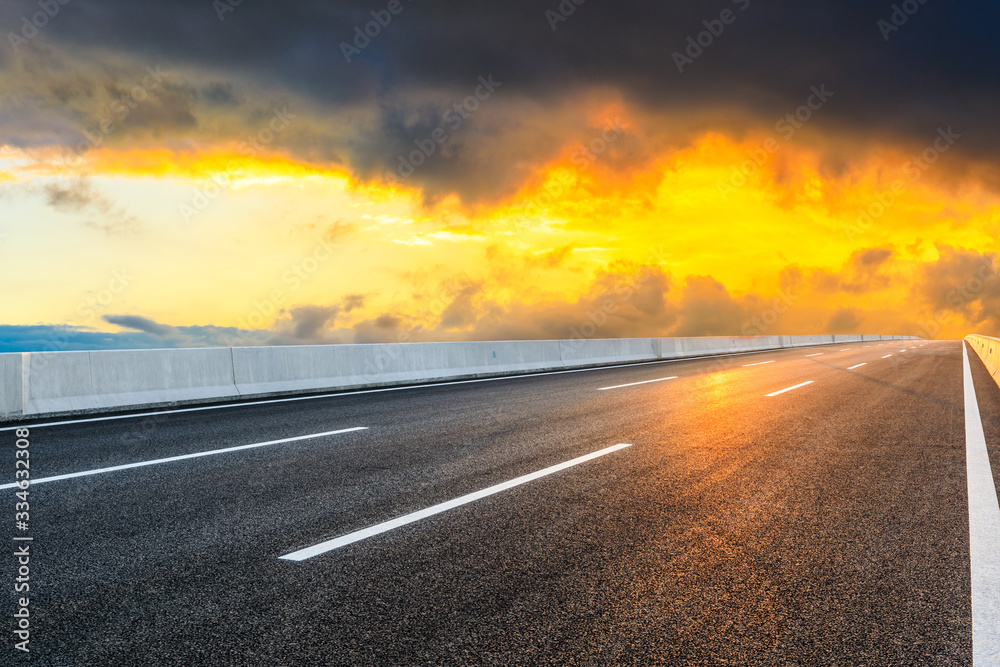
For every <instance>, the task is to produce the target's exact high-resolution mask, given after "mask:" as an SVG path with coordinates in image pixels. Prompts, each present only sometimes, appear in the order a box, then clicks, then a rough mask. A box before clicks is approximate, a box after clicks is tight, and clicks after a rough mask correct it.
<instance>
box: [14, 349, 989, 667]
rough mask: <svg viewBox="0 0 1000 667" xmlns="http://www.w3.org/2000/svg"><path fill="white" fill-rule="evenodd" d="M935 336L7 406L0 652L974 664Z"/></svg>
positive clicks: (960, 405)
mask: <svg viewBox="0 0 1000 667" xmlns="http://www.w3.org/2000/svg"><path fill="white" fill-rule="evenodd" d="M963 345H964V344H963V343H960V342H958V341H939V342H938V341H935V342H924V341H894V342H885V343H881V344H880V343H861V344H853V345H843V346H837V347H823V348H808V349H798V350H783V351H776V352H763V353H754V354H745V355H733V356H726V357H719V358H712V359H701V360H683V361H673V362H658V363H648V364H640V365H632V366H627V367H619V368H610V369H599V370H589V371H582V372H580V371H577V372H558V373H548V374H539V375H535V376H530V377H519V378H510V379H498V380H489V381H474V382H457V383H447V384H443V385H439V386H425V387H416V388H405V389H395V390H382V391H368V392H362V393H354V394H346V395H339V396H327V397H320V398H307V399H296V400H279V401H257V402H254V403H253V404H247V405H238V406H227V407H212V408H210V409H196V410H190V409H188V410H180V411H177V410H175V411H168V412H164V413H162V414H157V415H153V416H126V417H123V418H122V417H121V416H116V418H112V419H92V418H87V419H77V420H70V421H72V422H73V423H68V424H63V425H59V424H50V425H35V426H29V428H30V437H29V440H30V443H31V444H30V452H31V478H32V480H33V484H32V485H31V487H30V492H31V522H32V523H31V528H30V534H31V536H32V538H33V541H32V542H31V545H32V546H31V549H32V559H31V582H32V586H31V595H32V598H31V643H30V648H31V652H30V655H28V656H23V655H21V654H19V653H17V652H15V651H14V650H13V648H12V644H13V643H14V641H16V638H15V637H14V636H13V635H11V634H10V633H7V634H8V646H6V647H2V648H0V656H2V657H0V664H40V665H41V664H44V665H116V664H158V665H175V664H176V665H200V664H212V665H221V664H233V665H244V664H245V665H257V664H272V665H310V664H316V665H340V664H342V665H367V664H392V665H416V664H428V665H429V664H435V665H436V664H504V665H508V664H531V665H547V664H551V665H568V664H579V665H607V664H641V665H655V664H664V665H675V664H676V665H701V664H705V665H716V664H723V665H725V664H728V665H758V664H762V665H770V664H774V665H785V664H799V665H822V664H830V665H833V664H838V665H846V664H850V665H855V666H857V665H888V664H906V665H918V664H919V665H924V664H926V665H968V664H972V655H973V631H974V627H975V629H976V632H977V637H976V641H977V646H979V647H980V648H983V649H985V648H989V646H990V644H989V642H990V641H993V639H992V638H991V637H990V636H989V632H986V633H985V634H982V633H981V632H980V631H981V630H982V626H983V619H984V617H983V616H982V611H983V609H979V610H978V611H979V612H980V617H979V621H980V622H979V625H978V626H977V625H976V624H975V623H974V615H973V609H972V603H971V600H972V596H973V591H972V581H973V579H972V578H970V568H971V567H973V565H972V564H971V560H972V557H971V556H972V553H973V551H974V548H973V549H971V550H970V495H969V494H970V491H969V489H968V480H969V475H968V473H967V456H966V448H967V440H966V438H967V436H966V421H965V420H966V412H967V411H966V402H965V397H966V393H965V392H966V388H965V386H964V384H965V383H964V381H963V369H964V367H963ZM968 356H969V362H970V369H971V377H972V380H973V383H974V389H975V394H976V397H977V402H978V407H979V411H980V414H981V422H982V425H983V429H984V436H985V440H986V443H987V447H988V451H989V453H990V456H991V459H992V461H993V467H992V469H991V470H989V471H987V472H985V473H984V474H985V475H986V477H985V478H986V479H988V477H989V475H990V474H992V478H993V480H994V482H995V483H996V484H997V485H998V486H1000V465H998V463H1000V390H998V388H997V386H996V385H995V384H994V383H993V381H992V380H991V379H990V377H989V375H988V374H987V372H986V370H985V369H984V367H983V365H982V363H981V362H980V361H979V359H978V357H976V356H975V354H974V353H973V352H972V351H971V350H970V351H969V352H968ZM668 378H673V379H668ZM806 383H808V384H806ZM317 434H325V435H317ZM0 437H2V440H3V442H4V447H5V448H7V450H8V452H7V454H8V455H7V456H6V457H5V459H4V460H6V461H8V463H9V464H10V466H11V467H10V472H9V473H8V474H6V475H5V480H0V481H7V480H9V481H13V478H14V477H13V470H14V464H13V461H14V453H13V452H14V440H15V435H14V433H13V432H12V431H10V430H4V431H3V432H2V433H0ZM251 445H253V446H251ZM220 450H223V451H220ZM162 459H168V460H165V461H163V460H162ZM971 460H972V459H970V461H971ZM969 465H972V464H971V463H970V464H969ZM119 466H122V467H120V468H118V469H112V470H108V469H109V468H116V467H119ZM52 477H56V478H57V479H49V478H52ZM981 479H982V477H981ZM6 486H7V487H8V488H6V489H5V490H3V491H0V497H2V498H3V502H6V503H8V504H9V505H10V512H11V514H12V513H13V510H14V507H13V504H14V502H15V499H14V493H15V491H16V489H11V488H9V486H10V485H9V484H7V485H6ZM973 502H974V504H975V502H978V501H977V500H975V499H974V501H973ZM993 502H994V503H995V502H996V498H995V497H994V498H993ZM974 509H975V508H974ZM11 532H14V533H16V531H15V530H13V529H12V530H11ZM11 544H15V543H13V542H12V543H11ZM986 558H987V560H988V559H989V555H988V554H987V555H986ZM7 561H8V563H7V564H6V566H5V572H6V576H7V580H8V582H12V581H13V579H14V577H15V575H16V573H15V567H16V563H15V561H14V559H12V558H8V559H7ZM984 562H985V561H984ZM980 569H981V568H980ZM994 574H996V573H995V572H994ZM986 575H987V579H985V580H984V579H982V578H980V579H979V581H980V582H982V581H986V583H987V584H989V583H990V582H989V578H988V577H989V573H988V572H987V573H986ZM3 588H4V590H6V591H8V593H7V594H6V595H7V598H6V600H7V608H8V609H13V608H14V600H13V597H14V596H13V594H12V593H11V592H10V591H11V585H10V584H9V583H6V582H5V583H3ZM983 590H985V589H983ZM980 592H981V593H982V591H980ZM981 599H982V598H981ZM986 611H987V612H988V611H989V610H986ZM8 618H9V617H8ZM985 618H987V619H988V618H989V617H988V616H987V617H985ZM11 627H12V626H11ZM980 635H981V636H980ZM979 662H980V663H982V664H986V663H985V662H983V661H982V660H980V661H979Z"/></svg>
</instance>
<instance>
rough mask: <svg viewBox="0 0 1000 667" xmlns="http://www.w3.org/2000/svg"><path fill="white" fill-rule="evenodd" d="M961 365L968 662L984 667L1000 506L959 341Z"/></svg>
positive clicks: (993, 640)
mask: <svg viewBox="0 0 1000 667" xmlns="http://www.w3.org/2000/svg"><path fill="white" fill-rule="evenodd" d="M962 365H963V384H964V386H965V461H966V469H967V477H968V485H969V555H970V560H971V562H970V569H971V573H972V664H973V665H975V666H976V667H979V666H983V667H985V666H986V665H1000V503H998V501H997V491H996V486H995V485H994V483H993V471H992V469H991V468H990V455H989V451H988V450H987V448H986V435H985V434H984V432H983V422H982V418H981V416H980V414H979V401H978V400H976V388H975V385H974V384H973V381H972V367H971V366H970V365H969V352H968V349H967V348H966V346H965V343H962Z"/></svg>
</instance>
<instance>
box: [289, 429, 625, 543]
mask: <svg viewBox="0 0 1000 667" xmlns="http://www.w3.org/2000/svg"><path fill="white" fill-rule="evenodd" d="M631 446H632V445H629V444H619V445H614V446H612V447H607V448H606V449H602V450H600V451H596V452H592V453H590V454H585V455H584V456H579V457H577V458H575V459H572V460H569V461H566V462H564V463H559V464H557V465H554V466H550V467H548V468H545V469H543V470H539V471H538V472H533V473H530V474H528V475H522V476H521V477H516V478H514V479H512V480H510V481H508V482H503V483H501V484H495V485H493V486H490V487H487V488H485V489H482V490H480V491H476V492H474V493H469V494H467V495H464V496H459V497H458V498H455V499H453V500H449V501H447V502H443V503H439V504H437V505H432V506H430V507H428V508H426V509H422V510H419V511H417V512H411V513H410V514H404V515H403V516H400V517H396V518H395V519H391V520H389V521H384V522H382V523H379V524H375V525H374V526H371V527H369V528H364V529H362V530H356V531H354V532H353V533H348V534H347V535H343V536H342V537H338V538H335V539H332V540H327V541H325V542H320V543H319V544H316V545H313V546H311V547H307V548H305V549H299V550H298V551H293V552H292V553H289V554H285V555H284V556H279V558H280V559H281V560H291V561H297V562H299V561H304V560H307V559H309V558H312V557H313V556H319V555H320V554H324V553H326V552H328V551H333V550H334V549H339V548H341V547H344V546H347V545H348V544H353V543H354V542H359V541H361V540H365V539H368V538H369V537H374V536H375V535H380V534H382V533H386V532H389V531H390V530H394V529H396V528H399V527H400V526H405V525H407V524H410V523H414V522H416V521H420V520H421V519H426V518H427V517H431V516H434V515H435V514H440V513H442V512H447V511H448V510H450V509H454V508H456V507H459V506H461V505H465V504H468V503H471V502H473V501H476V500H479V499H481V498H485V497H487V496H492V495H493V494H495V493H500V492H501V491H506V490H508V489H512V488H514V487H515V486H520V485H522V484H527V483H528V482H531V481H534V480H536V479H539V478H541V477H545V476H547V475H551V474H553V473H557V472H559V471H561V470H565V469H566V468H572V467H573V466H576V465H579V464H581V463H586V462H587V461H591V460H593V459H596V458H599V457H601V456H605V455H606V454H611V453H612V452H617V451H619V450H622V449H625V448H626V447H631Z"/></svg>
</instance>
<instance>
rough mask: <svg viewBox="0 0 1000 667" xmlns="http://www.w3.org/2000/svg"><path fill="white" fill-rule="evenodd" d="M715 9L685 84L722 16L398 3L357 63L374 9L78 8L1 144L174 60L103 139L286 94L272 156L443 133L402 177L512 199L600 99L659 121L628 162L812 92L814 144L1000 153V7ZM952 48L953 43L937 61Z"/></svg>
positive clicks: (10, 63)
mask: <svg viewBox="0 0 1000 667" xmlns="http://www.w3.org/2000/svg"><path fill="white" fill-rule="evenodd" d="M9 4H10V7H9V12H10V14H9V15H10V16H12V17H17V16H20V15H22V14H31V13H33V12H36V11H37V3H36V2H34V1H33V0H15V1H14V2H12V3H9ZM722 6H726V7H728V8H729V9H731V10H732V11H734V13H735V16H736V19H735V22H734V23H733V24H731V25H729V26H726V27H725V29H724V32H723V33H722V34H720V35H719V36H717V37H715V38H714V39H713V40H712V42H713V43H712V44H711V46H709V47H708V48H705V49H704V53H703V54H702V55H700V56H698V57H697V58H696V59H695V61H694V62H693V63H691V64H690V65H689V67H688V68H687V70H686V71H685V72H683V73H681V72H679V71H678V69H677V67H676V65H675V61H674V54H675V53H677V52H683V51H684V50H685V49H686V48H687V46H688V39H689V38H693V37H694V36H696V35H697V34H698V33H699V32H702V31H704V30H705V24H704V22H705V21H711V20H715V19H717V17H718V11H719V7H715V8H710V7H708V6H706V5H704V4H703V3H672V4H659V5H658V4H655V3H650V2H647V1H645V0H623V1H622V2H617V3H587V4H586V5H585V6H584V5H579V6H578V7H577V8H576V10H575V11H574V12H573V14H572V15H571V16H570V17H568V20H567V21H565V22H562V23H558V24H556V25H555V30H553V26H552V25H551V24H550V23H549V21H548V19H547V18H546V15H545V11H544V9H545V8H546V5H539V4H538V3H537V2H534V1H533V0H513V1H512V2H508V3H495V4H489V3H477V4H476V6H475V8H474V11H462V12H456V11H455V10H454V7H453V6H452V5H450V4H448V3H445V2H444V1H443V0H428V1H427V2H421V3H413V4H409V3H404V7H405V9H404V11H403V12H402V13H401V14H399V15H398V16H396V17H395V18H394V19H393V21H392V23H391V24H390V25H389V26H386V27H385V29H384V30H383V34H381V35H379V36H378V37H376V38H374V39H372V40H371V44H370V45H368V46H367V47H366V48H365V49H364V51H363V53H362V54H361V55H359V56H358V57H357V59H356V60H355V62H352V63H350V64H349V63H347V62H346V61H345V59H344V56H343V54H342V52H341V47H340V43H341V42H342V41H350V40H351V39H352V36H353V34H354V30H355V28H356V27H358V26H362V25H364V24H365V23H366V22H368V21H370V20H371V16H370V13H369V12H370V11H371V3H369V2H366V1H364V2H363V1H362V0H345V1H344V2H338V3H336V4H334V5H330V4H328V3H314V2H289V3H282V4H280V5H260V4H258V5H247V4H242V5H240V6H239V7H237V8H235V10H234V12H232V13H230V14H227V16H226V19H225V20H224V21H219V19H218V16H217V15H216V12H215V11H213V10H212V7H211V4H210V3H208V4H206V3H205V2H199V1H196V0H190V1H187V2H177V1H175V0H131V1H128V2H126V1H125V0H92V1H90V2H87V3H79V4H74V3H71V4H69V5H66V6H63V7H62V8H61V10H60V14H59V15H58V16H57V17H55V18H54V19H53V20H51V21H50V22H49V25H48V26H46V28H45V30H44V31H42V33H41V34H40V35H39V36H38V37H36V38H35V39H33V40H32V41H31V43H30V44H29V45H28V46H26V47H23V49H22V53H20V54H19V55H16V56H14V55H11V54H10V53H6V54H5V56H6V57H5V58H4V59H3V61H2V64H0V87H2V88H3V89H4V90H5V92H6V91H10V94H9V100H8V101H7V102H5V103H4V104H0V143H2V142H4V141H9V142H16V143H15V144H14V145H18V146H24V145H33V146H43V145H69V146H72V145H75V144H76V142H77V141H79V140H80V139H82V138H83V134H82V133H83V131H85V130H86V131H89V132H93V131H94V129H95V128H97V127H99V124H100V121H101V119H102V118H103V117H107V115H108V113H109V111H108V110H109V109H110V106H111V104H112V103H113V102H114V100H117V99H121V98H122V97H123V96H125V95H127V94H128V92H129V91H130V90H132V89H133V87H134V86H135V85H137V83H138V82H141V81H142V78H143V75H144V72H145V68H146V67H147V66H155V65H157V64H159V63H170V67H169V68H167V69H168V71H169V76H168V77H167V79H166V81H165V82H164V83H163V84H162V85H160V86H158V87H157V88H156V89H154V90H152V91H150V92H149V94H148V96H147V97H146V99H144V100H143V101H142V102H140V103H139V104H138V105H137V107H136V108H135V109H134V110H133V111H132V113H131V114H130V116H129V117H128V118H125V119H121V120H120V123H118V125H119V127H118V129H116V130H115V131H114V132H113V133H112V134H111V136H110V137H109V138H108V141H109V142H112V143H118V142H125V141H129V140H131V141H143V140H149V139H151V138H156V137H161V138H162V137H166V136H169V137H170V138H171V139H172V140H174V141H175V142H177V143H178V144H180V145H183V142H184V141H186V140H196V141H221V142H225V141H232V140H237V141H241V140H244V139H245V136H246V135H247V133H248V131H249V132H251V133H252V132H255V131H257V130H258V129H260V128H261V127H262V126H263V124H264V123H266V122H267V119H268V118H269V117H270V114H271V107H272V106H273V105H274V104H275V103H280V102H281V101H284V102H291V103H292V106H293V107H294V108H295V109H298V110H299V111H298V112H297V113H299V114H300V117H299V119H298V120H297V121H296V122H295V124H294V127H293V128H291V129H290V131H289V132H288V133H287V134H285V135H283V136H282V138H281V141H280V148H281V150H287V151H290V152H291V153H293V154H295V155H296V156H297V157H298V158H300V159H304V160H316V161H324V162H327V163H337V164H346V165H349V166H350V168H351V169H352V170H353V171H354V172H355V173H356V174H358V175H360V176H361V177H363V178H378V177H379V176H380V175H381V174H382V173H383V172H384V171H385V170H387V169H388V170H391V171H392V170H395V169H396V167H397V165H398V163H399V156H400V155H404V156H405V155H408V154H409V153H411V152H412V151H414V150H416V148H417V142H421V141H426V140H427V139H428V137H430V135H431V133H432V132H434V130H436V129H438V128H441V127H444V128H445V129H446V130H448V135H449V136H448V140H447V141H446V142H444V143H443V144H441V145H440V146H438V147H437V148H436V150H435V153H434V155H432V156H431V157H430V158H428V159H427V160H426V164H424V165H423V166H421V167H420V168H419V169H418V170H417V171H416V173H415V174H414V175H413V177H412V179H411V180H410V182H411V183H413V184H415V185H417V186H419V187H421V188H422V189H423V190H424V191H425V193H426V194H427V196H428V198H429V200H437V199H440V198H441V197H443V196H445V195H447V194H453V193H454V194H458V195H459V196H461V197H462V198H463V200H464V201H467V202H478V201H488V200H493V199H497V198H501V197H504V196H506V195H508V194H510V193H512V192H514V191H516V190H517V188H518V187H519V186H520V185H521V184H523V183H524V182H525V181H526V180H527V179H530V178H531V177H532V176H533V175H534V172H535V167H537V166H538V165H539V164H542V163H544V162H546V161H548V160H551V159H552V158H553V157H554V156H556V155H557V154H559V152H560V151H561V150H562V149H563V148H565V147H567V146H571V145H573V144H574V143H576V142H580V141H589V140H590V139H592V138H593V136H594V133H595V131H599V128H600V123H598V122H591V121H590V120H588V118H587V116H589V115H591V114H592V112H593V111H594V110H595V109H598V108H601V107H604V106H606V103H607V101H608V100H617V101H620V102H621V103H623V104H624V105H625V106H627V107H628V108H630V109H633V110H634V111H635V115H636V116H637V117H638V116H642V117H643V118H644V119H645V125H646V127H647V128H659V130H657V132H654V133H652V134H651V135H649V136H647V137H646V141H647V143H646V145H641V144H640V143H639V142H636V141H633V142H632V143H631V144H628V143H626V142H623V143H621V144H616V145H615V146H614V147H613V148H612V150H611V151H610V154H609V156H608V158H609V159H610V160H611V161H612V162H614V160H615V157H614V156H615V154H616V153H617V152H618V151H623V152H622V155H623V156H625V157H626V158H627V161H629V162H630V163H634V162H635V161H636V160H641V159H642V156H643V155H646V154H650V153H655V152H658V151H662V150H664V148H671V147H673V148H676V147H679V146H682V145H684V144H685V143H686V142H688V141H690V138H691V137H692V136H693V133H699V132H704V131H707V130H713V129H714V130H722V131H725V132H728V133H730V134H733V135H735V136H740V135H742V134H743V133H745V132H746V131H747V130H749V129H751V128H753V127H756V128H763V129H764V130H765V131H772V132H773V128H774V126H775V122H776V121H777V120H778V119H780V118H783V117H785V116H786V114H789V113H793V112H794V111H795V110H796V109H797V108H798V107H800V106H801V105H803V104H805V102H806V99H807V98H808V96H809V95H810V88H811V86H820V85H824V86H826V87H827V88H828V89H829V90H831V91H833V92H834V96H833V98H832V99H831V101H830V103H829V104H828V105H826V106H825V107H824V109H823V111H822V114H817V117H816V119H815V120H813V121H811V123H810V127H811V128H812V127H814V128H816V129H818V130H819V131H820V132H825V133H829V134H833V135H838V136H849V137H850V136H853V137H862V136H871V135H872V134H875V135H878V136H880V137H881V138H882V139H883V140H884V141H886V142H892V143H897V144H900V145H903V146H906V147H908V148H909V147H912V148H914V150H920V149H922V147H923V146H925V145H926V143H927V142H928V141H930V140H933V138H934V134H935V132H936V130H937V128H938V127H939V126H942V127H944V126H954V128H955V129H956V131H958V132H960V133H961V134H962V135H963V138H962V140H961V143H960V145H959V146H958V147H957V148H956V151H959V152H961V153H962V154H963V155H964V156H965V157H966V158H970V159H974V160H979V161H982V162H987V163H989V162H995V160H996V158H997V157H998V155H1000V128H997V126H996V124H995V123H994V122H993V109H995V107H996V105H997V102H998V101H1000V71H998V70H997V68H995V67H992V66H991V64H992V63H995V62H997V61H1000V43H998V42H997V40H995V39H992V37H991V36H990V35H989V34H988V32H986V31H984V30H983V29H982V26H987V25H995V24H996V23H997V22H998V21H1000V7H998V6H997V5H995V4H989V3H984V2H974V3H971V4H968V3H967V4H965V5H962V6H957V5H948V4H945V3H927V4H924V5H921V7H920V10H919V12H918V13H917V14H916V15H914V16H913V17H912V18H911V19H909V20H908V22H907V23H906V25H905V26H904V27H903V28H902V29H901V31H900V32H899V33H898V34H893V35H891V36H890V39H889V40H888V41H887V40H886V39H885V38H884V36H883V34H882V33H881V32H880V30H879V28H878V24H877V22H878V21H879V20H880V19H886V18H888V15H889V13H890V12H891V8H890V7H889V6H888V5H879V4H871V3H845V2H843V1H842V0H817V1H816V2H810V3H801V2H793V1H792V0H780V1H777V2H771V3H762V2H753V3H750V2H743V0H741V1H740V2H734V3H722V5H720V7H722ZM557 7H558V3H555V2H553V3H551V4H550V6H548V7H547V8H548V9H555V8H557ZM744 7H745V11H743V8H744ZM192 35H198V36H199V38H198V39H192V38H191V36H192ZM942 35H947V36H948V39H947V40H946V41H947V42H948V43H953V44H954V43H957V44H962V45H963V48H962V49H946V48H943V47H942V46H941V45H942V44H943V43H944V41H943V40H942ZM511 44H517V45H518V48H517V50H516V52H515V53H512V52H511V50H510V45H511ZM595 45H599V46H600V48H595ZM4 47H5V48H7V45H6V44H5V45H4ZM747 53H752V54H754V56H753V57H749V58H748V57H746V54H747ZM789 63H795V66H794V67H792V66H789ZM490 75H493V76H495V77H496V79H497V80H500V81H502V82H503V85H502V86H501V87H500V88H499V89H497V91H496V92H495V93H494V94H493V96H491V97H490V98H489V99H488V100H484V101H482V103H481V104H480V105H479V108H477V109H476V110H475V111H474V112H472V113H471V114H470V115H469V117H468V118H467V119H463V121H464V122H463V123H462V126H461V127H460V128H454V129H453V128H451V127H450V126H449V124H448V123H447V121H445V120H444V118H445V114H446V113H447V112H448V110H449V109H453V108H454V107H455V105H456V104H461V103H462V102H463V101H465V100H466V99H468V98H469V96H470V95H474V94H475V91H476V89H477V86H478V85H479V84H478V80H479V77H481V76H482V77H488V76H490ZM637 122H638V121H637ZM664 128H675V129H674V130H669V129H664ZM635 136H639V135H635ZM635 136H633V137H632V138H633V139H635ZM797 140H798V139H797ZM858 143H859V142H857V141H854V142H844V146H845V147H844V149H843V150H839V151H838V150H835V149H833V148H830V149H829V152H828V154H827V155H826V156H825V157H824V164H825V165H826V167H827V168H829V169H831V170H834V171H836V170H841V169H843V168H845V165H846V164H847V163H848V162H849V161H850V160H849V159H847V158H849V157H850V155H851V153H852V151H855V150H856V147H857V145H858ZM627 146H628V148H627V149H626V147H627ZM275 148H277V146H275ZM950 158H951V156H950V155H949V159H950Z"/></svg>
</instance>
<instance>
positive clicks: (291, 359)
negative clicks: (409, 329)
mask: <svg viewBox="0 0 1000 667" xmlns="http://www.w3.org/2000/svg"><path fill="white" fill-rule="evenodd" d="M911 339H913V337H912V336H867V335H866V336H859V335H843V336H842V335H837V336H833V335H826V336H744V337H705V338H627V339H626V338H623V339H605V340H583V339H577V340H544V341H505V342H469V343H388V344H373V345H321V346H310V345H303V346H288V347H231V348H230V347H223V348H190V349H168V350H109V351H93V352H26V353H20V354H18V353H13V354H0V421H12V420H15V419H19V418H27V417H43V416H44V417H49V416H58V415H71V414H87V413H95V412H105V411H110V410H123V409H134V408H149V407H162V406H172V405H182V404H188V403H207V402H214V401H225V400H235V399H241V398H251V397H263V396H275V395H283V394H297V393H309V392H320V391H339V390H354V389H365V388H374V387H387V386H398V385H407V384H419V383H426V382H435V381H444V380H461V379H474V378H484V377H499V376H505V375H518V374H524V373H532V372H541V371H553V370H563V369H573V368H588V367H599V366H607V365H614V364H627V363H635V362H643V361H656V360H660V359H683V358H688V357H704V356H712V355H720V354H732V353H739V352H754V351H764V350H780V349H784V348H794V347H808V346H816V345H835V344H843V343H855V342H867V341H879V340H911ZM990 340H996V339H990ZM993 369H994V370H993V371H992V372H994V373H995V369H996V366H994V367H993Z"/></svg>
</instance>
